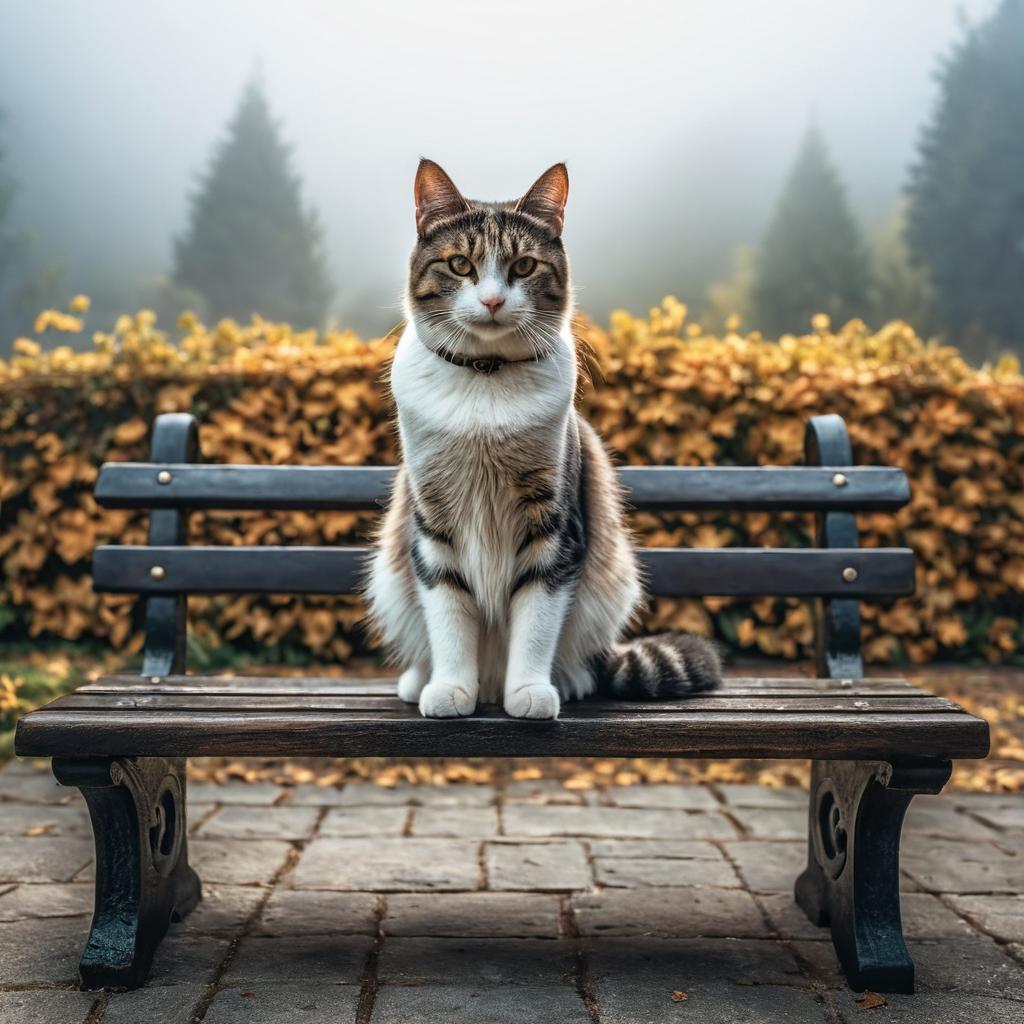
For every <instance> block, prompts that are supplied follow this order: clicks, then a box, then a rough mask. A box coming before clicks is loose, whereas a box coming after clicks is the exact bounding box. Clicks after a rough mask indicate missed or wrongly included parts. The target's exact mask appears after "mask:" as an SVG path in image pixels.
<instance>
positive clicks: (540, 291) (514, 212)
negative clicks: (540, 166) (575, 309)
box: [407, 160, 572, 359]
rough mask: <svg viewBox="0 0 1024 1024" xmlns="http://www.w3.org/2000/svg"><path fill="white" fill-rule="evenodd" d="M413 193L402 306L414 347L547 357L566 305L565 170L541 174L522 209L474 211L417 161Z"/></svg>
mask: <svg viewBox="0 0 1024 1024" xmlns="http://www.w3.org/2000/svg"><path fill="white" fill-rule="evenodd" d="M414 191H415V198H416V234H417V239H416V248H415V249H414V250H413V254H412V259H411V261H410V265H409V288H408V294H407V302H408V312H409V314H410V316H411V317H412V319H413V321H414V322H415V324H416V332H417V334H418V336H419V338H420V340H422V341H423V342H424V343H425V344H426V345H428V346H429V347H430V348H432V349H434V350H435V351H445V352H449V353H457V354H460V355H467V356H477V355H483V354H495V355H501V356H504V357H505V358H509V359H516V358H524V357H527V356H531V355H546V354H548V353H549V352H551V351H552V350H553V349H554V347H555V346H556V345H557V344H559V332H560V331H561V330H562V329H563V327H564V326H565V325H566V323H567V321H568V319H569V316H570V313H571V304H572V296H571V290H570V284H569V261H568V259H567V258H566V255H565V249H564V248H563V246H562V237H561V236H562V219H563V216H564V211H565V201H566V198H567V197H568V194H569V176H568V174H567V172H566V169H565V164H555V165H554V167H551V168H550V169H549V170H547V171H545V172H544V173H543V174H542V175H541V176H540V177H539V178H538V179H537V181H536V182H534V184H533V185H532V186H531V187H530V189H529V190H528V191H527V192H526V194H525V195H524V196H523V197H522V198H521V199H517V200H512V201H511V202H506V203H481V202H476V201H474V200H471V199H466V198H465V197H464V196H463V195H462V193H461V192H459V190H458V189H457V188H456V187H455V184H454V183H453V182H452V180H451V178H449V177H448V175H447V174H445V172H444V171H443V170H442V169H441V168H440V167H439V166H438V165H437V164H435V163H434V162H433V161H432V160H421V161H420V165H419V169H418V170H417V172H416V185H415V190H414Z"/></svg>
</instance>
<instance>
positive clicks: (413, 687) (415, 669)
mask: <svg viewBox="0 0 1024 1024" xmlns="http://www.w3.org/2000/svg"><path fill="white" fill-rule="evenodd" d="M429 681H430V671H429V669H428V668H427V666H425V665H413V666H412V667H411V668H407V669H406V670H405V671H404V672H403V673H402V674H401V675H400V676H399V677H398V699H399V700H404V701H405V703H406V704H418V703H419V699H420V696H421V694H422V693H423V690H424V687H425V686H426V685H427V683H428V682H429Z"/></svg>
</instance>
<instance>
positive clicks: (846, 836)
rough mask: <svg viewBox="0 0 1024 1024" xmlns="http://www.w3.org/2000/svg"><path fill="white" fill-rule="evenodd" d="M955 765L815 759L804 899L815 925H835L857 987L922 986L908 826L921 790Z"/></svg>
mask: <svg viewBox="0 0 1024 1024" xmlns="http://www.w3.org/2000/svg"><path fill="white" fill-rule="evenodd" d="M951 770H952V765H951V764H950V763H949V762H948V761H938V762H930V763H920V764H905V765H889V764H879V763H877V762H867V761H864V762H862V761H815V762H814V764H813V772H812V775H811V802H810V823H809V833H810V836H809V850H808V857H807V869H806V870H805V871H804V872H803V874H802V875H800V877H799V878H798V879H797V882H796V901H797V903H798V904H799V905H800V907H801V908H802V909H803V911H804V913H805V914H807V916H808V917H809V918H810V919H811V921H812V922H813V923H814V924H816V925H819V926H823V925H830V926H831V928H832V942H833V944H834V945H835V948H836V955H837V956H838V957H839V962H840V964H841V965H842V968H843V971H844V973H845V974H846V978H847V981H849V983H850V987H851V988H853V989H855V990H857V991H862V990H864V989H873V990H875V991H879V992H913V991H914V962H913V961H912V960H911V959H910V954H909V953H908V952H907V947H906V945H905V943H904V941H903V927H902V923H901V920H900V880H899V850H900V831H901V829H902V827H903V816H904V814H905V813H906V810H907V807H908V806H909V804H910V801H911V800H912V799H913V798H914V796H915V795H916V794H917V793H938V792H940V791H941V789H942V787H943V786H944V785H945V784H946V782H947V781H948V780H949V775H950V771H951Z"/></svg>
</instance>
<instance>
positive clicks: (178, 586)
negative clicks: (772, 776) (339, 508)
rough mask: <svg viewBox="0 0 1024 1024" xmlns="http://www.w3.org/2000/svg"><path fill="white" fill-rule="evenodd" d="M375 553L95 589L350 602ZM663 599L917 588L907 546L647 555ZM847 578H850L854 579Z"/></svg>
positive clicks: (179, 558)
mask: <svg viewBox="0 0 1024 1024" xmlns="http://www.w3.org/2000/svg"><path fill="white" fill-rule="evenodd" d="M367 554H368V549H367V548H357V547H352V548H315V547H269V546H268V547H243V546H238V547H199V546H194V547H185V548H178V547H126V546H122V545H113V546H104V547H98V548H96V551H95V554H94V557H93V586H94V587H95V589H96V590H98V591H106V592H108V593H115V594H178V593H189V594H254V593H290V594H349V593H353V592H355V591H356V590H357V589H358V588H359V586H360V582H361V580H362V576H363V573H364V571H365V565H366V559H367ZM637 555H638V557H639V559H640V562H641V565H642V566H643V568H644V571H645V574H646V577H647V587H648V591H649V592H650V593H652V594H654V595H657V596H662V597H692V596H705V597H710V596H722V597H761V596H764V595H787V596H795V597H815V596H824V597H835V596H843V597H858V598H863V597H895V596H898V595H904V594H911V593H913V590H914V555H913V552H912V551H910V550H909V549H907V548H850V549H846V548H836V549H832V550H827V551H822V550H812V549H797V550H784V549H778V548H640V549H638V551H637ZM844 573H846V574H847V575H846V577H844Z"/></svg>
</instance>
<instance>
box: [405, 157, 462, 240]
mask: <svg viewBox="0 0 1024 1024" xmlns="http://www.w3.org/2000/svg"><path fill="white" fill-rule="evenodd" d="M413 194H414V196H415V197H416V231H417V233H418V234H419V235H420V236H421V237H422V236H423V235H425V234H426V233H427V229H428V228H429V227H430V223H431V221H434V220H437V219H438V218H439V217H454V216H456V215H457V214H460V213H465V212H466V211H467V210H468V209H469V203H467V202H466V200H465V199H463V198H462V193H461V192H460V191H459V190H458V189H457V188H456V187H455V183H454V182H453V181H452V179H451V178H449V177H448V175H447V174H445V173H444V171H443V170H442V169H441V167H440V166H439V165H438V164H435V163H434V161H433V160H426V159H423V160H420V165H419V167H417V168H416V184H415V186H414V187H413Z"/></svg>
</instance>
